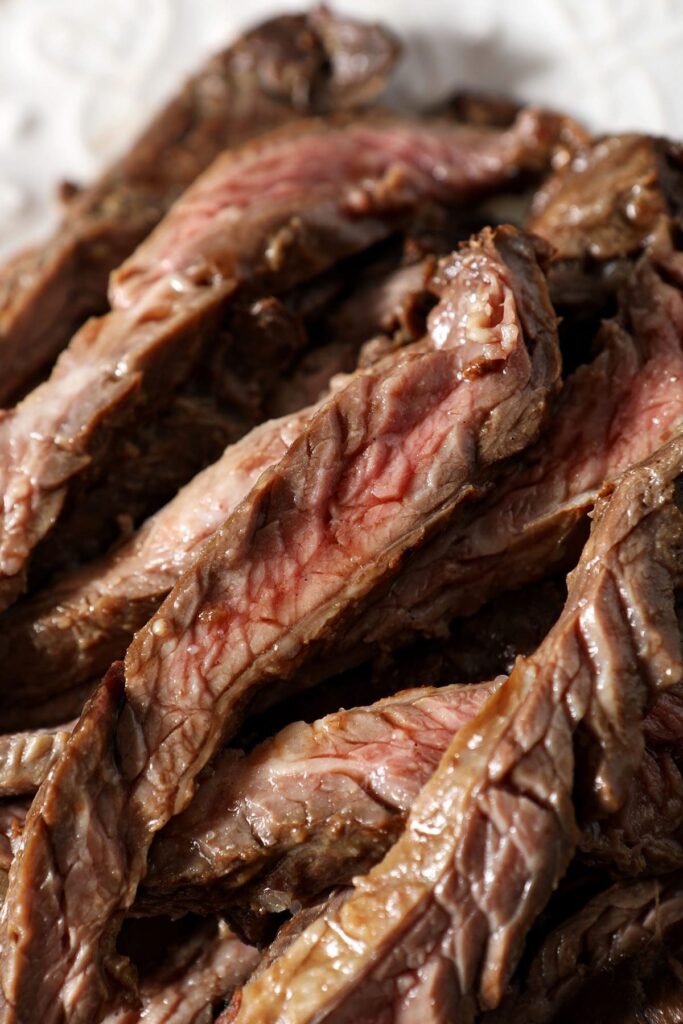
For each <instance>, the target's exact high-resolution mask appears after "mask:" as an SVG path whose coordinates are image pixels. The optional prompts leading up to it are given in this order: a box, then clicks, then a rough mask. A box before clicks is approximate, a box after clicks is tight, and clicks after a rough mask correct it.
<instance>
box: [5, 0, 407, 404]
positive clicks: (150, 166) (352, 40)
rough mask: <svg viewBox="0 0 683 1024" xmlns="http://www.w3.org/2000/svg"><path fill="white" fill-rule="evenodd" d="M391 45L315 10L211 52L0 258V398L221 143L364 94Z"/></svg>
mask: <svg viewBox="0 0 683 1024" xmlns="http://www.w3.org/2000/svg"><path fill="white" fill-rule="evenodd" d="M396 55H397V46H396V43H395V41H394V40H393V39H392V38H391V36H390V35H389V34H388V33H387V32H385V31H384V30H383V29H380V28H379V27H378V26H375V25H370V24H364V23H362V22H355V21H352V20H350V19H346V18H338V17H336V16H335V15H333V14H331V13H330V12H329V11H323V10H320V9H319V10H314V11H312V12H311V13H309V14H303V15H295V16H284V17H278V18H273V19H271V20H269V21H266V22H264V23H263V24H261V25H259V26H257V27H256V28H254V29H252V30H251V31H250V32H247V33H246V34H245V35H244V36H243V37H242V38H241V39H238V40H237V41H236V42H235V43H234V44H233V45H232V46H231V47H229V48H228V49H227V50H224V51H223V52H222V53H220V54H218V55H217V56H215V57H213V58H212V59H211V60H209V61H208V62H207V64H206V65H205V67H204V68H203V69H202V70H201V71H200V72H199V73H198V74H197V75H196V76H195V77H194V78H192V79H190V81H189V82H188V83H187V84H186V85H185V86H184V87H183V89H182V91H181V92H180V93H179V95H178V96H176V97H175V99H173V100H171V102H170V103H169V104H168V106H167V107H166V108H165V109H164V110H163V111H162V112H161V113H160V114H159V115H158V116H157V117H156V118H155V119H154V121H153V122H152V124H151V125H150V126H149V127H148V128H147V130H146V131H145V132H144V134H143V135H142V136H141V138H140V139H139V140H138V141H137V142H136V144H135V145H134V146H133V148H132V149H131V151H130V152H129V153H127V154H126V156H124V157H123V158H122V159H121V160H119V161H118V162H117V163H116V164H115V165H114V166H113V167H112V168H110V169H109V170H108V171H106V172H105V173H104V175H103V176H102V177H101V178H100V179H99V180H98V181H97V182H95V184H93V185H91V186H89V187H88V188H86V189H85V190H83V191H81V192H78V193H77V194H76V196H75V197H74V198H73V199H72V200H71V201H70V202H69V203H68V205H67V207H66V210H65V212H64V217H63V220H62V223H61V225H60V227H59V229H58V231H57V232H55V234H54V235H53V236H52V238H50V239H48V240H47V241H46V242H45V243H44V244H42V245H39V246H36V247H35V248H34V249H31V250H28V251H26V252H23V253H21V254H19V255H18V256H17V257H15V258H14V259H13V260H11V261H10V262H9V263H7V264H6V265H5V266H4V267H2V268H0V403H2V404H6V403H7V402H8V400H10V399H13V398H15V397H18V396H19V395H20V394H21V393H22V392H25V391H26V390H27V388H28V387H29V386H30V385H31V383H32V382H33V379H34V377H35V376H36V374H37V373H38V372H39V371H41V370H42V369H43V368H44V367H45V366H47V365H48V364H49V363H51V362H52V361H53V360H54V359H55V357H56V356H57V355H58V353H59V352H60V350H61V349H62V348H64V346H65V345H66V344H67V342H68V341H69V338H70V337H71V335H72V334H73V333H74V332H75V331H76V330H77V328H78V327H80V325H81V324H82V323H83V321H84V320H86V319H87V318H88V317H89V316H93V315H97V314H101V313H103V312H104V311H105V310H106V308H107V282H108V279H109V273H110V271H112V270H113V269H114V268H115V267H117V266H118V265H119V263H121V262H122V261H123V260H124V259H125V258H126V257H127V256H129V255H130V253H131V252H132V251H133V249H134V248H135V246H136V245H138V244H139V243H140V242H141V241H142V239H143V238H144V237H145V236H146V235H147V234H148V233H149V232H150V231H151V230H152V228H153V227H154V226H155V225H156V224H157V223H158V221H159V220H160V219H161V218H162V216H163V215H164V213H165V212H166V210H167V209H168V208H169V207H170V205H171V204H172V203H173V202H174V201H175V199H177V197H178V196H179V195H180V193H181V192H183V191H184V190H185V189H186V188H187V187H188V186H189V185H190V184H191V183H192V181H194V179H195V178H196V177H197V175H198V174H200V173H201V172H202V171H203V170H204V169H205V168H206V167H207V166H208V165H209V164H210V163H211V161H212V160H213V159H214V158H215V157H216V156H217V155H218V154H219V153H220V152H221V150H223V149H225V148H226V147H227V146H235V145H238V144H240V143H242V142H245V141H246V140H247V139H250V138H252V137H253V136H255V135H258V134H260V133H262V132H264V131H266V130H268V129H270V128H274V127H277V126H279V125H281V124H284V123H286V122H287V121H291V120H293V119H294V118H296V117H300V116H302V115H303V114H307V113H308V114H310V113H322V112H324V111H328V110H333V109H337V110H338V109H343V108H344V107H349V106H357V105H359V104H364V103H366V102H369V101H371V100H372V99H373V98H374V97H375V96H376V95H377V94H378V93H379V92H380V91H381V89H382V88H383V86H384V84H385V82H386V80H387V77H388V75H389V73H390V71H391V69H392V67H393V64H394V62H395V59H396Z"/></svg>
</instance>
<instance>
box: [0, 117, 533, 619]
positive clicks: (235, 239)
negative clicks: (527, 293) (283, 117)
mask: <svg viewBox="0 0 683 1024" xmlns="http://www.w3.org/2000/svg"><path fill="white" fill-rule="evenodd" d="M539 133H542V118H541V117H540V115H535V114H534V113H533V112H527V113H525V114H523V115H520V118H519V119H518V121H517V122H516V123H515V125H514V126H513V127H512V128H510V129H509V131H508V132H505V133H488V134H487V133H482V132H476V131H470V130H467V129H462V128H459V127H457V126H452V125H448V124H442V123H436V124H434V123H432V124H425V123H422V122H411V121H405V120H401V119H397V118H388V117H385V118H380V119H373V118H368V119H366V120H355V121H347V122H345V123H341V124H336V123H334V124H327V123H324V122H321V121H318V122H303V123H300V124H298V125H296V126H290V127H288V128H287V129H286V130H284V131H279V132H273V133H271V134H269V135H268V136H265V137H263V138H262V139H260V140H259V141H258V142H255V143H252V144H250V145H247V146H243V147H242V148H241V149H238V150H236V151H231V152H229V153H225V154H224V155H223V156H222V157H221V158H219V159H218V160H217V161H216V162H215V163H214V164H213V165H212V167H211V168H210V169H209V170H208V171H206V172H205V174H203V175H202V176H201V177H200V178H199V179H198V181H197V182H196V183H195V184H194V185H193V186H192V188H191V189H189V190H188V192H187V193H186V194H185V195H184V196H183V197H182V199H181V200H179V201H178V202H177V203H176V204H175V206H174V207H173V208H172V210H171V212H169V214H167V216H166V217H165V218H164V221H163V222H162V223H161V224H160V225H159V227H158V228H157V229H156V230H155V231H154V232H153V234H152V235H151V236H150V237H149V239H148V240H147V241H146V242H145V243H143V245H142V246H140V248H139V249H138V250H137V252H136V253H135V254H134V255H133V256H132V257H131V258H130V260H128V261H127V262H126V263H125V264H124V266H123V267H122V268H121V270H120V271H119V273H118V275H117V276H116V278H115V279H114V280H115V285H114V291H113V296H112V304H113V307H114V308H113V310H112V312H111V313H109V314H107V315H106V316H104V317H102V318H101V319H99V320H90V321H89V322H88V323H87V324H86V325H85V326H84V327H83V328H82V330H81V331H80V332H79V333H78V334H77V335H76V336H75V337H74V339H73V340H72V342H71V343H70V345H69V347H68V348H67V349H66V350H65V351H64V352H63V353H62V355H61V356H60V358H59V359H58V361H57V363H56V364H55V367H54V369H53V371H52V374H51V376H50V378H49V379H48V380H47V381H46V382H45V383H44V384H42V385H41V386H40V387H38V388H36V389H35V391H33V392H31V394H30V395H29V396H28V397H27V398H26V399H24V401H23V402H22V403H21V404H20V405H19V406H17V407H16V409H14V410H13V411H12V412H11V413H9V414H7V416H6V417H5V418H4V419H3V420H2V423H0V466H1V468H0V488H1V489H2V493H3V505H2V509H1V510H0V513H1V514H0V608H6V607H8V606H9V605H10V604H11V603H12V602H13V601H14V600H15V599H16V597H17V596H18V595H19V594H20V593H21V592H22V590H23V589H24V588H25V586H26V575H27V571H28V567H29V563H30V561H31V558H32V555H33V552H34V549H35V548H36V546H37V545H38V544H39V543H40V542H41V541H43V544H45V543H46V541H45V540H44V538H46V537H47V536H48V535H49V533H50V531H51V530H52V528H53V526H54V524H55V523H56V522H57V520H58V519H59V518H60V516H61V514H62V512H63V509H64V507H65V504H67V499H68V498H69V496H70V495H71V494H78V493H79V492H81V491H82V489H83V487H84V486H85V485H86V484H87V481H88V480H89V479H91V478H92V477H93V476H95V477H97V475H98V473H100V474H101V473H103V472H106V455H107V453H108V452H109V451H110V450H111V449H112V447H113V446H114V444H115V442H116V441H117V439H118V438H119V436H120V435H121V434H122V432H125V430H126V429H127V427H128V426H129V425H130V422H131V419H133V418H135V417H140V416H144V415H148V414H151V411H152V410H154V409H155V408H156V407H158V406H159V405H160V404H163V403H164V402H168V401H169V400H170V398H171V397H172V396H173V394H174V392H175V391H176V390H177V388H178V387H179V386H180V385H181V384H182V382H183V381H184V379H185V378H186V376H187V374H188V373H189V372H190V370H191V369H192V367H193V366H195V365H196V364H197V362H198V361H199V360H200V359H201V356H202V351H203V349H204V346H205V344H206V343H207V341H208V339H209V338H210V336H211V335H212V333H215V331H216V328H217V327H218V325H219V322H220V320H221V317H222V316H224V315H225V312H226V310H227V309H228V308H229V307H230V304H231V302H232V301H233V300H234V298H235V295H236V293H237V292H238V291H240V290H242V291H245V290H246V291H249V292H251V294H252V295H256V296H258V293H259V289H261V290H262V289H263V288H267V290H268V291H272V290H273V289H274V290H275V291H282V290H283V289H284V288H286V287H288V286H290V285H293V284H295V283H297V282H299V281H302V280H306V279H308V278H309V277H311V276H313V275H314V274H315V273H317V272H319V271H322V270H323V269H325V268H326V267H329V266H330V265H332V264H333V263H335V262H336V261H337V260H338V259H340V258H341V257H343V256H348V255H351V254H352V253H355V252H358V251H359V250H362V249H364V248H366V247H367V246H368V245H370V244H371V243H373V242H376V241H378V240H379V239H381V238H383V237H385V236H386V235H387V234H388V233H390V231H391V230H392V229H393V228H394V227H395V226H396V225H397V224H398V223H400V222H401V220H402V219H405V218H406V217H408V216H410V214H411V212H412V213H414V212H415V210H416V208H418V207H419V206H421V205H422V204H424V203H425V202H427V201H434V200H436V201H439V202H446V203H450V204H451V205H457V204H459V203H463V202H465V201H467V200H468V199H469V198H471V197H472V195H473V194H475V193H480V192H482V191H484V192H485V191H486V190H487V189H492V188H495V187H496V185H497V184H499V183H500V182H501V181H502V180H504V179H505V178H506V177H508V176H509V175H510V174H511V173H513V172H514V169H515V168H516V167H518V166H519V165H520V162H523V159H524V154H526V153H528V151H529V149H530V148H533V147H535V146H536V144H537V141H538V136H539ZM232 344H237V345H238V344H239V339H237V340H235V339H232ZM109 471H110V472H115V469H114V468H112V467H110V470H109ZM115 497H116V495H115V492H114V493H112V494H110V495H109V502H108V507H107V509H106V514H107V515H109V516H115V515H116V513H117V512H119V511H120V512H125V509H119V508H117V506H116V501H115Z"/></svg>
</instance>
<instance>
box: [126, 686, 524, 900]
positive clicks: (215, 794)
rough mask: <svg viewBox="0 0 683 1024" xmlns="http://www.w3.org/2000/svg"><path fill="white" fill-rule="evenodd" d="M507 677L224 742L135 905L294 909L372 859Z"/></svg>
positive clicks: (414, 693) (155, 857)
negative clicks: (244, 750) (251, 743)
mask: <svg viewBox="0 0 683 1024" xmlns="http://www.w3.org/2000/svg"><path fill="white" fill-rule="evenodd" d="M503 678H504V677H500V679H499V680H497V681H496V682H493V683H481V684H475V685H474V686H446V687H443V688H442V689H430V688H424V689H416V690H408V691H406V692H405V693H401V694H398V695H397V696H395V697H388V698H386V699H385V700H382V701H379V702H378V703H376V704H373V705H371V706H370V707H368V708H357V709H354V710H350V711H339V712H337V713H336V714H332V715H328V716H326V717H325V718H323V719H321V720H319V721H317V722H315V723H314V724H312V725H307V724H305V723H304V722H297V723H294V724H293V725H290V726H287V727H286V728H285V729H283V730H282V731H281V732H280V733H278V735H277V736H275V737H273V738H272V739H270V740H266V741H265V742H264V743H262V744H261V745H260V746H258V747H256V748H255V750H253V751H252V752H251V753H250V754H248V755H246V756H245V755H244V754H241V753H240V752H239V751H236V750H226V751H224V752H223V753H222V754H220V755H219V756H218V758H217V759H216V761H215V762H214V763H213V764H212V766H211V768H210V770H209V772H208V774H207V777H206V778H203V779H201V780H200V783H199V788H198V791H197V793H196V795H195V797H194V799H193V801H192V803H191V804H190V805H189V807H188V808H187V809H186V810H185V811H184V812H183V813H182V814H180V815H178V817H177V818H174V819H173V821H171V822H170V823H169V825H168V826H167V827H166V828H165V829H164V830H163V831H162V832H161V833H160V834H159V835H158V836H157V838H156V840H155V842H154V844H153V846H152V849H151V851H150V860H149V869H148V872H147V875H146V876H145V882H144V889H143V891H142V892H141V894H140V899H139V900H138V904H137V907H136V909H137V910H139V909H140V908H144V910H145V912H152V913H169V912H170V913H172V914H174V915H175V914H177V913H179V912H181V911H182V910H189V911H195V912H199V913H206V912H207V908H208V907H209V906H216V907H229V906H231V904H234V903H235V902H236V901H237V902H239V903H240V904H241V905H243V906H247V907H248V908H249V909H250V910H252V911H256V912H262V913H269V912H272V911H281V910H284V909H291V908H292V907H293V906H295V905H296V902H297V901H299V900H306V901H310V900H311V898H313V897H315V896H317V895H318V893H321V892H323V891H324V890H325V889H329V888H331V887H332V886H336V885H343V884H344V883H346V882H348V881H350V880H351V877H352V875H354V874H361V873H363V871H367V870H368V869H369V868H370V867H371V866H372V865H373V864H375V863H376V862H377V861H378V860H380V858H381V857H382V856H383V854H384V853H385V852H386V850H387V849H388V848H389V846H390V845H391V844H392V843H393V842H394V841H395V840H396V838H397V837H398V835H399V834H400V832H401V829H402V827H403V823H404V821H405V817H406V815H407V813H408V811H409V809H410V806H411V804H412V803H413V801H414V800H415V798H416V797H417V795H418V793H419V791H420V789H421V788H422V786H423V785H424V784H425V782H426V781H427V779H429V777H430V776H431V774H432V772H433V771H434V769H435V768H436V766H437V764H438V762H439V758H440V757H441V755H442V754H443V752H444V751H445V750H446V748H447V746H448V744H449V743H450V741H451V739H452V738H453V736H454V735H455V733H456V732H457V731H458V729H459V728H460V727H461V726H462V725H463V724H464V723H465V722H468V721H469V720H470V719H471V718H473V717H474V715H475V714H476V713H477V711H478V710H479V709H480V708H481V706H482V704H483V703H484V701H485V700H486V698H487V697H488V696H490V694H491V693H492V692H493V691H494V690H495V689H496V687H497V686H498V685H499V684H500V682H502V680H503Z"/></svg>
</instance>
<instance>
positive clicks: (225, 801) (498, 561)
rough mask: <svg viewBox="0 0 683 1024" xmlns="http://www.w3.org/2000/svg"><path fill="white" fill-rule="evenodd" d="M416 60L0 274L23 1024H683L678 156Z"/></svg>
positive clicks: (337, 59)
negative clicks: (415, 97) (415, 75)
mask: <svg viewBox="0 0 683 1024" xmlns="http://www.w3.org/2000/svg"><path fill="white" fill-rule="evenodd" d="M397 56H398V46H397V44H396V42H395V40H394V39H393V37H392V36H391V34H390V33H389V32H386V31H384V30H383V29H381V28H379V27H377V26H373V25H368V24H363V23H359V22H353V21H350V20H347V19H342V18H340V17H338V16H336V15H335V14H333V13H332V12H330V11H329V10H326V9H316V10H314V11H311V12H310V13H308V14H303V15H295V16H288V17H282V18H277V19H275V20H272V21H269V22H267V23H265V24H263V25H261V26H259V27H257V28H256V29H254V30H253V31H252V32H250V33H249V34H247V35H246V36H244V37H243V38H242V39H240V40H238V41H237V42H236V43H234V44H233V45H232V46H231V47H230V48H229V49H227V50H226V51H224V52H223V53H222V54H219V55H218V56H217V57H216V58H214V59H213V60H212V61H211V62H210V63H209V64H208V65H207V66H206V67H205V68H204V69H202V70H201V71H200V72H199V74H198V75H197V76H196V77H195V78H194V79H193V80H191V81H190V82H189V83H188V84H186V85H185V86H184V87H183V89H182V91H181V92H180V94H179V95H178V96H177V98H176V99H174V100H173V101H172V102H171V104H170V106H169V107H167V109H166V110H165V111H163V112H162V113H161V114H160V115H159V117H158V118H157V120H156V121H155V122H154V123H153V124H152V125H151V126H150V128H149V129H148V130H147V132H146V133H145V134H144V135H143V137H142V138H141V139H140V140H139V141H138V143H137V144H136V145H135V146H134V148H133V149H132V150H131V152H130V153H129V154H128V155H127V156H125V157H124V158H123V159H122V160H121V161H120V162H119V163H118V164H116V165H115V166H114V167H113V168H111V169H110V170H109V171H108V172H107V173H106V174H105V175H104V176H103V177H102V178H101V179H100V180H99V181H98V182H97V183H96V184H94V185H92V186H91V187H88V188H86V189H85V190H83V191H81V192H75V193H73V194H71V193H70V194H69V197H68V200H67V201H66V205H65V209H64V213H63V222H62V225H61V227H60V230H59V231H58V232H57V234H56V235H55V236H54V238H52V239H50V240H48V241H47V242H45V243H44V244H43V245H41V246H39V247H37V248H36V249H34V250H32V251H29V252H25V253H22V254H21V255H19V256H18V257H17V258H16V259H15V260H14V261H13V262H12V263H10V264H9V265H7V266H5V267H4V268H2V269H1V270H0V367H1V372H0V400H1V401H2V403H3V405H4V407H5V409H6V411H5V412H4V413H3V414H2V418H1V419H0V479H1V489H2V497H3V501H2V506H1V507H0V612H1V614H0V726H1V729H2V734H1V735H0V883H1V884H0V892H1V893H2V910H1V912H0V1024H37V1022H41V1024H96V1022H99V1021H106V1022H108V1024H133V1022H137V1021H140V1022H148V1024H149V1022H154V1024H170V1022H173V1024H192V1022H194V1024H208V1022H210V1021H213V1020H220V1021H221V1022H222V1024H229V1022H232V1024H276V1022H279V1024H323V1022H324V1024H460V1022H463V1024H472V1022H474V1021H477V1022H479V1021H481V1022H482V1024H483V1022H486V1024H494V1022H495V1024H512V1022H517V1021H519V1022H525V1024H529V1022H531V1024H533V1022H546V1021H548V1022H550V1021H557V1022H561V1021H574V1020H576V1019H582V1020H585V1021H589V1022H590V1021H596V1022H597V1021H600V1022H615V1024H616V1022H622V1024H627V1022H628V1024H632V1022H636V1021H637V1022H641V1024H655V1022H658V1024H666V1022H680V1021H681V1020H683V656H682V653H681V635H680V622H681V621H683V618H682V617H681V613H682V612H683V601H682V600H681V594H683V590H682V589H681V588H683V149H682V148H681V147H679V146H678V145H677V144H675V143H673V142H669V141H667V140H665V139H655V138H650V137H647V136H641V135H621V136H617V135H615V136H607V137H602V138H599V139H594V138H591V137H590V136H589V135H588V134H587V133H586V132H585V131H584V130H583V129H582V128H581V127H580V126H579V125H577V124H576V123H574V122H573V121H572V120H571V119H569V118H567V117H563V116H561V115H558V114H553V113H550V112H546V111H543V110H537V109H530V108H518V107H516V106H515V105H514V104H512V103H511V102H509V101H507V100H489V99H486V98H485V97H477V96H468V95H466V94H462V95H459V96H457V97H455V98H454V99H453V100H452V101H450V102H446V103H442V104H441V105H440V106H439V107H438V108H436V107H435V108H434V109H433V110H431V111H429V112H422V113H416V112H412V113H406V112H405V111H397V110H392V109H391V108H390V107H389V106H387V105H386V104H384V105H381V106H380V101H379V99H378V97H380V94H381V93H382V91H383V89H384V87H385V85H386V84H387V82H388V79H389V77H390V74H391V72H392V69H393V66H394V64H395V63H396V59H397ZM578 1015H581V1016H580V1017H579V1016H578Z"/></svg>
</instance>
